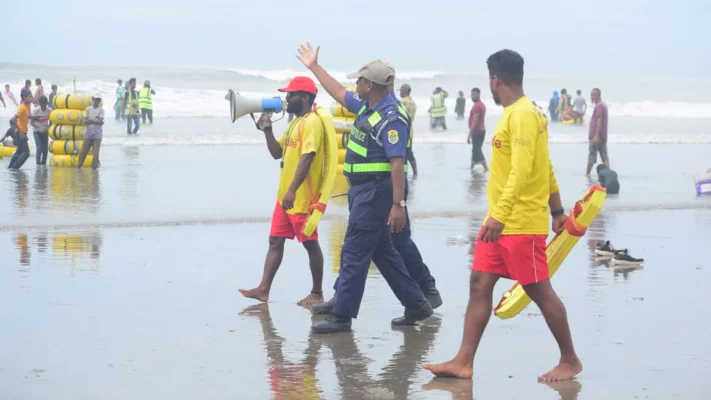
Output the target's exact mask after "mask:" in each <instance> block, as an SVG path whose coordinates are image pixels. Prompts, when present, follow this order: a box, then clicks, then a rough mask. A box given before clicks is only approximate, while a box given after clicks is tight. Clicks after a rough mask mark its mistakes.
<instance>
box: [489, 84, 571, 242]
mask: <svg viewBox="0 0 711 400" xmlns="http://www.w3.org/2000/svg"><path fill="white" fill-rule="evenodd" d="M490 166H491V170H490V172H489V174H490V177H489V184H488V185H487V188H486V194H487V198H488V200H489V212H488V214H487V217H489V216H491V217H493V218H494V219H496V220H497V221H499V222H501V223H503V224H504V231H503V234H504V235H517V234H544V235H545V234H548V222H549V219H548V214H549V210H548V199H549V198H550V195H551V194H552V193H556V192H557V191H558V183H557V182H556V179H555V174H554V173H553V164H551V161H550V154H549V153H548V119H547V118H546V116H545V115H544V114H543V113H542V112H541V111H540V110H539V109H538V108H537V107H536V106H534V105H533V103H532V102H531V100H529V99H528V98H527V97H525V96H524V97H522V98H520V99H519V100H518V101H516V102H515V103H514V104H511V105H510V106H508V107H505V108H504V113H503V115H502V116H501V118H500V119H499V123H498V125H497V126H496V131H495V132H494V136H493V137H492V138H491V164H490Z"/></svg>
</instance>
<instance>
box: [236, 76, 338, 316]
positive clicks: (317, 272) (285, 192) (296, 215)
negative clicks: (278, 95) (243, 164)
mask: <svg viewBox="0 0 711 400" xmlns="http://www.w3.org/2000/svg"><path fill="white" fill-rule="evenodd" d="M279 91H280V92H286V101H287V107H286V112H287V113H293V114H295V115H296V117H295V118H294V119H293V120H292V121H291V122H290V123H289V125H288V126H287V128H286V132H284V133H283V134H282V135H281V138H279V140H276V139H275V138H274V133H273V132H272V123H271V120H270V119H269V118H268V117H266V116H265V115H264V114H262V117H261V118H260V119H259V122H258V123H257V124H258V125H259V127H260V130H261V131H263V132H264V137H265V138H266V140H267V149H268V150H269V153H270V154H271V155H272V157H274V159H275V160H279V159H281V174H280V177H279V191H278V193H277V201H276V205H275V206H274V213H273V214H272V226H271V231H270V232H269V251H268V252H267V257H266V260H265V261H264V274H263V276H262V281H261V282H260V283H259V286H257V287H256V288H254V289H250V290H245V289H239V291H240V293H242V295H243V296H244V297H248V298H250V299H256V300H259V301H263V302H266V301H269V292H270V290H271V287H272V282H273V281H274V277H275V276H276V273H277V271H278V270H279V266H280V265H281V260H282V258H283V257H284V244H285V242H286V239H294V237H296V239H297V240H298V241H299V243H301V244H302V245H303V246H304V248H305V249H306V252H307V253H308V254H309V265H310V267H311V277H312V279H313V286H312V287H311V293H310V294H309V295H308V296H306V297H305V298H303V299H301V300H300V301H299V302H298V303H297V304H298V305H300V306H309V305H313V304H317V303H323V289H322V287H321V285H322V283H323V252H322V251H321V246H320V245H319V242H318V229H317V230H316V231H314V233H312V234H311V236H306V235H304V226H306V220H307V218H308V216H309V207H310V205H311V204H312V202H314V201H315V199H314V198H313V196H314V193H313V191H312V189H313V188H318V187H320V186H321V179H322V175H323V161H324V154H325V143H324V142H323V140H324V139H323V137H324V135H325V134H326V133H325V128H324V126H323V123H322V122H321V118H320V117H319V116H318V115H316V113H314V112H313V104H314V100H316V94H317V93H318V89H317V88H316V84H315V83H314V81H313V80H311V78H308V77H305V76H297V77H295V78H294V79H292V80H291V82H289V85H288V86H287V87H285V88H282V89H279Z"/></svg>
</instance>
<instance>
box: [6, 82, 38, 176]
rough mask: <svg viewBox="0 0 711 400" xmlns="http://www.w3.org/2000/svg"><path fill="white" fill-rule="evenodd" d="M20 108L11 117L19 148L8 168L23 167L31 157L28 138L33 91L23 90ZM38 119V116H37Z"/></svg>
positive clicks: (16, 168)
mask: <svg viewBox="0 0 711 400" xmlns="http://www.w3.org/2000/svg"><path fill="white" fill-rule="evenodd" d="M20 97H21V98H20V100H21V101H22V104H20V108H18V109H17V113H15V115H14V116H13V117H12V118H10V125H12V127H13V128H15V132H16V136H17V140H16V141H15V142H16V145H17V150H15V153H14V154H13V155H12V158H11V159H10V163H9V164H8V165H7V169H12V170H18V169H20V167H22V164H24V163H25V161H27V159H28V158H30V144H29V141H28V139H27V132H28V130H29V126H28V125H29V122H30V119H33V118H32V117H31V116H30V104H32V100H33V98H32V92H30V91H29V90H23V91H22V93H21V94H20ZM35 119H36V118H35Z"/></svg>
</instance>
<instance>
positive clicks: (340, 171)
mask: <svg viewBox="0 0 711 400" xmlns="http://www.w3.org/2000/svg"><path fill="white" fill-rule="evenodd" d="M336 172H338V175H343V164H338V167H336Z"/></svg>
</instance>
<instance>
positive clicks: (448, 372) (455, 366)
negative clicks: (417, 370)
mask: <svg viewBox="0 0 711 400" xmlns="http://www.w3.org/2000/svg"><path fill="white" fill-rule="evenodd" d="M422 368H424V369H426V370H428V371H430V372H432V373H433V374H435V375H436V376H439V377H450V378H460V379H471V378H472V375H474V370H473V368H472V365H471V364H466V363H461V362H459V361H456V360H452V361H447V362H446V363H442V364H422Z"/></svg>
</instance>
